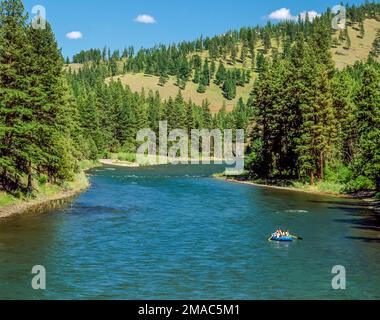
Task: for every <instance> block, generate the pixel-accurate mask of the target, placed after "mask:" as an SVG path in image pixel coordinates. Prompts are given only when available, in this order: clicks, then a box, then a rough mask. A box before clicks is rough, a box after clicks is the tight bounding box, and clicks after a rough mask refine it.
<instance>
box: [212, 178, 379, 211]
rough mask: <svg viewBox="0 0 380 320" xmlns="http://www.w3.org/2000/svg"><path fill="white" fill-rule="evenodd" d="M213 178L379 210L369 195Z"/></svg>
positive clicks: (374, 200) (377, 201) (373, 198)
mask: <svg viewBox="0 0 380 320" xmlns="http://www.w3.org/2000/svg"><path fill="white" fill-rule="evenodd" d="M214 178H215V179H220V180H224V181H226V182H229V183H237V184H244V185H249V186H253V187H258V188H264V189H272V190H284V191H291V192H300V193H306V194H312V195H320V196H330V197H335V198H340V199H351V200H355V199H356V200H362V201H365V202H367V203H368V204H369V206H368V207H369V208H370V209H372V210H376V211H379V210H380V200H379V199H376V198H375V197H373V196H371V195H370V194H369V193H362V194H361V195H360V194H359V195H354V194H343V193H340V194H339V193H333V192H323V191H318V190H303V189H299V188H295V187H281V186H276V185H270V184H261V183H257V182H254V181H247V180H239V179H234V178H227V177H223V176H214Z"/></svg>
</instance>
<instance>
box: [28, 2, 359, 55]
mask: <svg viewBox="0 0 380 320" xmlns="http://www.w3.org/2000/svg"><path fill="white" fill-rule="evenodd" d="M363 2H364V0H352V1H348V3H350V4H360V3H363ZM339 3H340V0H339V1H338V0H318V1H315V0H289V1H278V0H209V1H205V0H191V1H181V0H107V1H100V0H60V1H58V0H25V1H24V4H25V8H26V10H27V11H28V12H31V10H32V7H33V6H35V5H43V6H44V7H45V8H46V13H47V19H48V21H49V22H50V23H51V24H52V26H53V29H54V31H55V34H56V37H57V40H58V43H59V45H60V47H62V52H63V55H64V56H70V57H71V56H72V55H73V54H75V53H77V52H79V51H80V50H82V49H89V48H103V47H104V46H108V47H111V48H112V49H117V48H118V49H123V48H124V47H125V46H128V45H133V46H135V47H136V48H137V49H139V48H140V47H142V46H143V47H151V46H153V45H155V44H157V43H164V44H169V43H173V42H179V41H182V40H194V39H195V38H196V37H198V36H200V35H202V34H203V35H204V36H213V35H216V34H221V33H223V32H225V31H227V30H229V29H232V28H240V27H242V26H254V25H256V24H265V23H266V22H267V20H268V16H269V15H270V14H271V13H272V12H275V11H276V10H279V9H281V8H286V9H288V10H289V12H290V13H289V14H290V15H293V16H296V15H298V14H299V13H301V12H305V11H316V12H323V11H325V10H326V8H327V7H333V6H334V5H337V4H339ZM286 13H287V11H286V10H283V11H281V12H279V14H278V15H280V16H281V15H283V14H286ZM139 15H147V17H146V16H145V17H144V16H143V17H140V19H139V20H141V21H143V22H154V23H141V22H138V21H136V18H137V17H138V16H139ZM278 15H277V16H278ZM275 16H276V15H275ZM273 21H274V20H273ZM73 31H77V32H80V33H81V34H82V38H80V39H77V40H73V39H68V38H67V34H68V33H70V32H73ZM74 36H75V34H74Z"/></svg>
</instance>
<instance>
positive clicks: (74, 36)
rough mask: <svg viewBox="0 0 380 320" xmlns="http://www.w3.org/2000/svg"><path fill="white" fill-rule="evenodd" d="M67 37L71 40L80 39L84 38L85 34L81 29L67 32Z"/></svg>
mask: <svg viewBox="0 0 380 320" xmlns="http://www.w3.org/2000/svg"><path fill="white" fill-rule="evenodd" d="M66 38H67V39H71V40H78V39H82V38H83V34H82V32H79V31H72V32H69V33H68V34H66Z"/></svg>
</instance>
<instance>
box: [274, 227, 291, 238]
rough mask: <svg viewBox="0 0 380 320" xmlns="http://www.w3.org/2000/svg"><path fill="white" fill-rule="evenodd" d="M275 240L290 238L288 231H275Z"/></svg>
mask: <svg viewBox="0 0 380 320" xmlns="http://www.w3.org/2000/svg"><path fill="white" fill-rule="evenodd" d="M274 237H275V238H281V237H290V232H289V231H282V230H281V229H278V230H276V232H275V233H274Z"/></svg>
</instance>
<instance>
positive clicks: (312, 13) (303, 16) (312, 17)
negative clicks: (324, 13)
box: [300, 11, 321, 21]
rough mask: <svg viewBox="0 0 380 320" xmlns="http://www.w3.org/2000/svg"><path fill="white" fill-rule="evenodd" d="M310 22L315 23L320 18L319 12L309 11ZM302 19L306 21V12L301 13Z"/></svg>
mask: <svg viewBox="0 0 380 320" xmlns="http://www.w3.org/2000/svg"><path fill="white" fill-rule="evenodd" d="M307 13H308V15H309V20H310V21H313V20H314V19H315V18H316V17H320V16H321V15H320V14H319V13H318V12H317V11H308V12H307ZM300 16H301V19H302V20H305V19H306V11H304V12H301V13H300Z"/></svg>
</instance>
